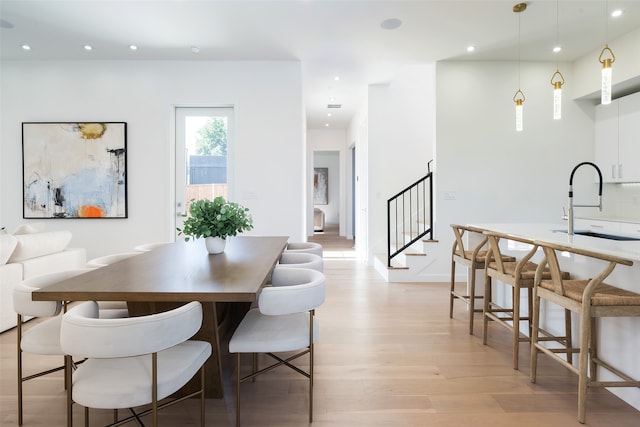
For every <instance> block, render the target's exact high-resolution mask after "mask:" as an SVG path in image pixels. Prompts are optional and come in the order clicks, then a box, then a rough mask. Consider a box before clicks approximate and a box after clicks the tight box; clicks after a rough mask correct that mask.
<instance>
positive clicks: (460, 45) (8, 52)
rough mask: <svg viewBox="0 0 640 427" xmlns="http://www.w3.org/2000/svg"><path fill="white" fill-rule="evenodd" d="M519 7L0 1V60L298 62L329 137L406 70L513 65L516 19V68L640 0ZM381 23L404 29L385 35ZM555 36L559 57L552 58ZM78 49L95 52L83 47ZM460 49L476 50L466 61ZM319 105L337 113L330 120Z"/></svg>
mask: <svg viewBox="0 0 640 427" xmlns="http://www.w3.org/2000/svg"><path fill="white" fill-rule="evenodd" d="M516 3H517V1H504V0H497V1H484V0H441V1H434V0H417V1H403V0H387V1H383V0H284V1H273V0H254V1H248V0H165V1H159V0H137V1H131V0H109V1H105V0H71V1H69V0H67V1H58V0H1V2H0V19H1V20H2V21H1V22H0V23H1V25H0V27H1V30H0V31H1V33H0V35H1V38H2V40H1V44H0V48H1V51H0V59H3V60H4V59H10V60H21V59H38V60H41V59H45V60H46V59H69V60H72V59H73V60H75V59H104V60H123V59H128V60H131V59H139V60H195V61H198V60H286V61H290V60H298V61H300V62H301V67H302V82H303V88H304V103H305V107H306V110H307V126H308V128H310V129H320V128H323V129H324V128H325V124H327V123H328V124H329V129H341V128H345V127H346V126H347V125H348V123H349V120H350V119H351V117H352V116H353V113H354V111H355V110H356V109H357V108H358V107H359V105H360V104H361V103H362V102H363V100H364V99H365V96H366V89H367V85H369V84H375V83H384V82H387V81H389V80H390V79H392V78H393V76H394V75H395V74H396V73H397V70H398V69H399V68H400V67H402V66H405V65H408V64H416V63H432V62H435V61H439V60H517V58H518V38H519V37H518V20H519V21H520V23H519V26H520V49H519V50H520V53H519V54H520V58H521V60H522V61H526V60H535V61H550V62H555V61H557V60H558V59H559V60H560V61H571V60H574V59H576V58H578V57H580V56H582V55H584V54H586V53H588V52H590V51H593V50H595V49H600V48H602V47H603V46H604V43H605V42H606V41H608V40H614V39H615V38H617V37H619V36H621V35H623V34H626V33H628V32H630V31H632V30H634V29H636V28H640V0H620V1H616V0H609V1H608V2H606V1H605V0H561V1H559V2H557V1H556V0H537V1H528V2H527V4H528V7H527V10H526V11H525V12H523V13H521V14H516V13H514V12H513V11H512V7H513V5H514V4H516ZM614 9H622V10H623V11H624V13H623V15H622V16H621V17H618V18H607V16H608V14H607V13H606V11H607V10H609V11H612V10H614ZM556 10H558V14H557V15H556ZM556 17H558V21H559V25H556ZM389 18H395V19H399V20H400V21H402V25H401V26H400V27H399V28H397V29H394V30H387V29H383V28H382V27H381V23H382V22H383V21H384V20H385V19H389ZM558 29H559V31H557V30H558ZM556 39H559V40H560V44H561V45H562V46H563V50H562V52H561V53H560V54H554V53H553V52H552V51H551V49H552V47H553V45H554V44H555V43H556ZM23 44H29V45H30V46H31V50H30V51H25V50H23V49H22V48H21V46H22V45H23ZM85 44H90V45H92V46H93V50H92V51H90V52H89V51H86V50H84V49H83V46H84V45H85ZM130 44H135V45H137V46H138V50H136V51H131V50H130V49H129V48H128V46H129V45H130ZM468 45H474V46H476V51H475V52H473V53H470V54H469V53H467V52H466V47H467V46H468ZM192 46H197V47H199V53H197V54H196V53H193V52H192V49H191V47H192ZM611 47H612V48H614V49H615V46H611ZM639 54H640V47H639ZM596 60H597V58H594V68H596V69H597V68H598V67H599V65H598V64H597V62H595V61H596ZM335 76H339V77H340V80H339V81H335V80H334V77H335ZM331 97H334V98H335V99H334V100H330V98H331ZM274 104H277V100H274ZM327 104H341V105H342V108H340V109H332V110H330V111H331V112H332V113H333V115H332V117H328V116H327V113H328V112H329V110H328V109H327Z"/></svg>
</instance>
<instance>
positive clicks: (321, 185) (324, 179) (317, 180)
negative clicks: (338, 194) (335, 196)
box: [313, 168, 329, 205]
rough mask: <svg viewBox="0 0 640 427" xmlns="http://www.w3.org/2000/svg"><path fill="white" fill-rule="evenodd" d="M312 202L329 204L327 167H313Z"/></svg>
mask: <svg viewBox="0 0 640 427" xmlns="http://www.w3.org/2000/svg"><path fill="white" fill-rule="evenodd" d="M313 204H314V205H327V204H329V168H313Z"/></svg>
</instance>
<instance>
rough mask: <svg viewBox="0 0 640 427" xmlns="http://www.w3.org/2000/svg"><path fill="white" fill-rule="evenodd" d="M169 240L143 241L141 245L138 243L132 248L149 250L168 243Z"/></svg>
mask: <svg viewBox="0 0 640 427" xmlns="http://www.w3.org/2000/svg"><path fill="white" fill-rule="evenodd" d="M169 243H170V242H152V243H144V244H142V245H138V246H136V247H134V248H133V250H134V251H136V252H149V251H152V250H154V249H156V248H160V247H162V246H164V245H168V244H169Z"/></svg>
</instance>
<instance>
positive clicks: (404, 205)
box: [387, 160, 433, 267]
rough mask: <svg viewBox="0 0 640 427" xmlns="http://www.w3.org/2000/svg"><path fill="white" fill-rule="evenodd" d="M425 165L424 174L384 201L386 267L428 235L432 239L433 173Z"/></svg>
mask: <svg viewBox="0 0 640 427" xmlns="http://www.w3.org/2000/svg"><path fill="white" fill-rule="evenodd" d="M432 161H433V160H430V161H429V163H427V175H426V176H424V177H423V178H420V179H419V180H417V181H416V182H414V183H413V184H411V185H410V186H408V187H407V188H405V189H404V190H402V191H400V192H399V193H398V194H396V195H395V196H393V197H391V198H390V199H389V200H387V254H388V255H387V266H388V267H391V259H392V258H393V257H395V256H396V255H398V254H400V253H402V251H404V250H405V249H407V248H408V247H409V246H411V245H412V244H414V243H415V242H417V241H418V240H420V239H422V238H423V237H424V236H426V235H429V239H430V240H433V173H432V172H431V162H432Z"/></svg>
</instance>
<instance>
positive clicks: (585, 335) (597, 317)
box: [529, 242, 640, 423]
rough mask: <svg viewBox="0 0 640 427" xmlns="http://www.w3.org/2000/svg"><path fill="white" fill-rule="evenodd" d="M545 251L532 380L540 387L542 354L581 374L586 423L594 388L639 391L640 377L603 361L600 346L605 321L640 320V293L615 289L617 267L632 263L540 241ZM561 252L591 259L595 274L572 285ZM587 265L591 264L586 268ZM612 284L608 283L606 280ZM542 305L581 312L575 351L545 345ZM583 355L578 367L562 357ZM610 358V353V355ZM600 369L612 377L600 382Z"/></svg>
mask: <svg viewBox="0 0 640 427" xmlns="http://www.w3.org/2000/svg"><path fill="white" fill-rule="evenodd" d="M536 244H537V245H539V246H540V247H541V248H542V250H543V251H544V255H545V257H544V260H543V261H542V262H541V263H540V265H539V267H538V271H537V272H536V277H535V288H534V304H533V328H532V333H531V361H530V363H531V366H530V371H529V375H530V378H531V382H532V383H535V382H536V374H537V367H538V354H539V353H545V354H546V355H548V356H549V357H551V358H552V359H553V360H555V361H557V362H559V363H560V364H562V365H563V366H565V367H566V368H567V369H569V370H570V371H572V372H574V373H576V374H578V421H579V422H580V423H584V422H585V416H586V410H587V390H588V388H589V387H640V378H637V379H634V378H632V377H631V376H630V375H627V374H626V373H624V372H621V371H620V370H619V369H617V368H616V367H614V366H613V362H612V361H611V360H607V361H605V360H603V358H602V357H601V347H602V346H601V345H600V343H599V342H598V335H599V334H598V331H597V328H598V322H599V321H600V322H601V321H603V319H605V318H606V317H639V316H640V294H638V293H636V292H632V291H630V290H625V289H621V288H618V287H616V286H615V285H612V284H611V283H612V282H609V279H608V278H609V277H610V274H611V273H612V272H613V270H614V269H615V268H616V267H617V266H623V267H622V268H624V266H630V265H632V264H633V261H631V260H628V259H625V258H622V257H619V256H613V255H609V254H604V253H600V252H596V251H593V250H585V249H578V248H575V247H571V246H567V245H562V244H555V243H548V242H536ZM558 253H562V254H563V256H567V255H568V256H572V257H574V256H578V257H586V258H587V259H590V260H591V261H593V263H592V264H595V265H598V266H599V267H598V269H597V270H596V271H595V272H594V271H585V272H584V274H583V275H584V276H585V277H591V278H589V279H582V278H576V279H572V280H567V279H566V278H565V277H564V276H563V274H562V272H561V271H560V265H559V262H558ZM583 264H584V265H587V264H589V262H586V263H583ZM544 268H548V269H549V270H550V272H551V274H550V277H544V275H543V274H541V273H542V271H544V270H543V269H544ZM597 271H600V272H599V273H597ZM605 279H607V281H608V283H605V282H604V280H605ZM541 300H545V302H546V303H548V304H549V305H556V306H560V307H562V308H564V310H565V311H571V312H574V313H577V314H578V315H579V316H580V335H579V336H580V338H579V339H580V343H579V344H578V346H572V344H571V343H570V342H569V343H567V345H566V346H565V347H564V348H557V347H550V346H547V345H545V343H544V341H543V338H544V337H545V336H544V335H542V334H541V333H540V331H541V328H540V324H541V323H542V320H541V317H542V316H541V314H540V305H541ZM576 352H577V354H578V359H579V360H578V365H577V366H575V365H574V364H573V363H572V361H571V359H569V360H567V357H566V356H564V357H561V354H562V353H564V354H566V355H570V354H572V353H576ZM610 354H611V353H610ZM598 368H601V369H602V370H603V372H602V373H607V375H609V377H608V378H607V377H600V373H599V372H598ZM599 377H600V378H599Z"/></svg>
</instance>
